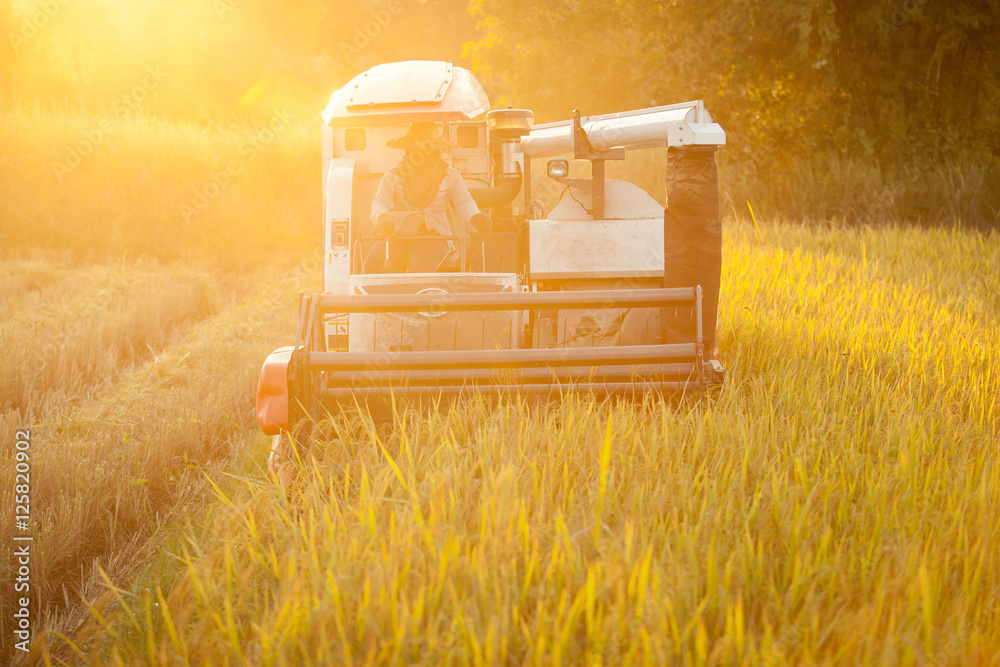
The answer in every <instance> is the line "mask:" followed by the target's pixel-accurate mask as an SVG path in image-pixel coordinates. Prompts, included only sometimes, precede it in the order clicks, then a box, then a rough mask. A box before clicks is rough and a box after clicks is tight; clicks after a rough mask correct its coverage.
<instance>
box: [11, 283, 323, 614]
mask: <svg viewBox="0 0 1000 667" xmlns="http://www.w3.org/2000/svg"><path fill="white" fill-rule="evenodd" d="M282 277H284V279H283V281H282V280H281V278H282ZM307 282H308V278H307V277H306V275H304V272H302V271H299V272H295V273H292V275H291V276H288V275H287V272H285V271H282V272H280V273H279V272H276V271H271V272H260V273H258V274H256V275H250V276H246V277H244V284H243V285H242V286H241V287H240V289H239V290H238V291H240V292H243V293H247V292H248V291H249V288H252V289H254V291H255V294H254V296H253V297H252V298H248V299H244V300H243V301H242V303H241V304H240V305H237V306H234V307H232V308H229V309H228V310H225V311H223V312H221V313H219V314H218V315H216V316H214V317H212V318H210V319H207V320H204V321H201V322H199V323H197V324H196V325H195V326H194V327H192V328H191V329H190V330H189V331H188V332H187V333H186V334H185V336H184V337H183V339H181V340H177V341H175V343H174V344H173V345H172V346H171V347H169V348H168V349H166V350H164V351H162V352H160V353H158V354H157V355H156V357H155V358H153V359H151V360H149V361H148V362H147V363H145V364H143V365H141V366H137V367H135V368H133V369H132V370H131V371H129V372H128V373H127V374H125V375H124V376H123V377H121V378H120V380H119V381H118V382H117V383H115V384H114V385H111V386H108V387H107V388H106V389H105V391H104V392H103V394H102V395H101V396H100V397H99V398H97V399H95V400H93V401H91V402H89V403H87V404H86V405H85V406H83V407H81V408H80V409H78V410H77V411H76V412H75V413H74V414H73V415H71V416H68V417H67V418H64V419H62V420H60V421H59V422H58V424H56V425H54V426H53V427H42V428H38V429H37V434H36V435H34V438H33V439H34V443H35V444H34V447H35V454H36V458H35V461H34V464H33V466H34V467H33V474H32V483H33V487H32V507H33V508H34V514H33V521H34V522H35V526H36V528H35V529H34V535H35V545H36V546H35V549H36V552H35V556H34V560H33V567H34V568H35V570H34V571H35V572H36V573H37V574H36V575H35V578H33V580H32V587H33V588H34V589H35V590H38V591H39V593H38V598H37V599H39V600H43V601H45V603H46V605H47V608H46V609H41V610H39V611H41V612H43V613H49V614H52V613H55V612H57V611H60V610H62V613H63V616H61V617H59V618H57V617H55V616H52V617H50V620H51V623H52V624H55V625H56V626H58V627H60V628H63V629H65V627H66V626H67V624H69V625H70V626H72V624H73V623H74V619H78V618H79V614H80V611H81V609H80V602H79V601H80V598H79V595H80V592H81V591H82V592H84V593H87V592H92V591H93V589H94V586H95V584H98V583H99V582H100V581H101V580H100V577H99V576H98V575H97V573H96V569H95V568H96V565H97V564H100V565H101V566H102V567H103V568H104V569H106V570H108V571H109V572H111V573H112V574H113V575H115V576H122V577H124V576H126V575H127V574H129V573H132V572H134V570H135V569H136V568H137V567H138V566H141V565H142V564H143V563H144V562H145V561H146V560H148V559H150V558H152V557H153V555H154V548H155V547H154V545H153V543H151V542H150V539H151V538H152V537H153V536H154V534H155V533H156V531H157V530H158V529H159V528H160V527H162V526H163V525H169V524H171V523H172V522H174V521H176V520H177V510H178V508H181V507H186V506H190V505H191V504H197V503H198V502H204V501H205V495H206V493H208V491H207V489H208V486H207V484H206V481H205V478H204V476H203V475H202V472H201V471H202V469H203V467H205V468H208V469H209V470H214V471H216V472H217V471H218V470H219V469H222V470H226V471H230V472H231V471H233V470H234V468H239V467H240V466H246V465H251V466H255V465H257V464H259V462H260V461H261V460H262V458H263V454H262V452H261V448H262V447H263V446H264V443H265V439H264V438H263V436H262V435H261V434H260V433H259V431H258V428H257V426H256V420H255V417H254V414H253V410H252V405H253V395H254V391H255V389H256V379H257V373H258V369H259V365H260V360H261V359H262V358H263V357H264V356H266V354H267V353H268V352H270V351H271V349H273V348H274V347H276V346H277V345H278V341H279V340H280V339H281V338H282V337H283V335H282V332H284V331H286V330H288V329H289V328H290V327H292V326H294V320H295V316H294V306H295V303H296V299H295V294H296V292H297V291H298V290H299V289H300V288H301V286H302V285H303V284H307ZM261 284H265V285H270V287H267V288H265V289H263V290H261V289H260V287H259V286H260V285H261ZM248 448H249V449H252V450H253V452H254V456H249V455H248V454H247V449H248ZM233 459H236V463H234V461H233ZM8 463H9V462H7V461H5V462H4V465H3V466H2V468H4V469H6V468H7V464H8ZM255 470H256V468H255ZM8 493H9V491H8V490H7V489H3V490H0V502H4V503H6V502H8V500H9V498H8V497H7V495H6V494H8ZM9 537H10V528H9V527H8V526H3V527H0V545H3V546H2V548H0V578H3V579H5V580H6V578H7V577H8V575H9V573H8V572H7V568H8V567H10V566H11V563H12V562H13V561H12V560H11V559H10V558H8V557H7V556H8V555H9V551H8V547H7V545H9V544H12V542H11V541H10V539H9ZM12 594H13V591H12V590H8V591H5V592H4V593H3V595H12ZM6 603H7V600H6V599H5V600H4V605H5V606H6ZM4 622H5V621H3V620H2V619H0V626H2V625H3V623H4Z"/></svg>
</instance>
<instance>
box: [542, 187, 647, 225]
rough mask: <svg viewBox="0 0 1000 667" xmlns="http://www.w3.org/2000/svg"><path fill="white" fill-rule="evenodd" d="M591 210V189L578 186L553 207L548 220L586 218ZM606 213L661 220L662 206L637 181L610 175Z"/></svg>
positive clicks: (619, 217) (607, 215) (610, 216)
mask: <svg viewBox="0 0 1000 667" xmlns="http://www.w3.org/2000/svg"><path fill="white" fill-rule="evenodd" d="M591 210H593V206H592V204H591V193H590V192H588V191H585V190H575V191H573V193H572V194H571V195H567V196H565V197H563V200H562V201H561V202H559V204H558V205H557V206H556V207H555V208H554V209H552V212H551V213H549V220H586V219H588V218H590V217H591V215H590V213H589V211H591ZM604 217H605V218H606V219H609V220H634V219H636V218H658V219H660V220H662V219H663V207H662V206H660V204H659V203H658V202H657V201H656V200H655V199H653V198H652V197H650V196H649V193H648V192H646V191H645V190H643V189H642V188H640V187H639V186H638V185H636V184H635V183H629V182H628V181H619V180H616V179H608V180H606V181H604Z"/></svg>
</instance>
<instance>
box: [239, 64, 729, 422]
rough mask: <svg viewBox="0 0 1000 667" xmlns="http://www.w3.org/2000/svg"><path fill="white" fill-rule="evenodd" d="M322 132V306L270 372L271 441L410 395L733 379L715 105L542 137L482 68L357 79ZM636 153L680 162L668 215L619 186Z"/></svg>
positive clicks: (609, 389) (627, 117) (686, 388)
mask: <svg viewBox="0 0 1000 667" xmlns="http://www.w3.org/2000/svg"><path fill="white" fill-rule="evenodd" d="M323 120H324V121H325V124H324V126H323V128H322V151H323V167H322V169H323V172H322V176H323V181H322V182H323V233H324V262H323V264H324V275H323V281H324V292H323V294H317V295H302V297H301V301H300V317H299V323H298V332H297V335H296V340H295V342H294V345H292V346H290V347H286V348H282V349H280V350H278V351H276V352H275V353H274V354H272V355H271V356H270V357H269V358H268V360H267V362H266V363H265V365H264V370H263V372H262V374H261V381H260V390H259V393H258V416H259V418H260V420H261V424H262V426H263V427H264V429H265V431H266V432H268V433H272V434H275V435H276V437H277V438H281V437H282V434H285V435H287V433H288V432H289V431H290V430H291V429H292V428H293V427H294V426H295V425H296V423H297V422H298V421H299V420H301V419H302V418H304V417H318V416H321V415H323V414H326V413H327V412H335V411H337V410H338V409H339V406H341V405H344V404H351V405H354V403H355V402H359V403H366V402H369V403H370V402H371V401H383V400H386V399H387V398H389V397H390V396H393V395H397V394H398V395H401V396H402V395H405V396H415V397H433V396H440V395H454V394H462V393H467V392H488V393H493V394H498V393H508V392H518V393H532V394H544V395H550V396H557V395H558V394H559V392H561V391H565V390H566V389H569V388H576V389H578V390H587V391H593V392H597V393H601V394H610V393H636V392H643V391H650V390H659V391H669V392H681V393H683V392H700V391H703V390H705V389H706V388H707V387H710V386H712V385H715V384H719V383H720V382H721V381H722V378H723V368H722V365H721V364H720V363H719V361H718V360H717V358H716V354H715V344H716V341H715V328H716V317H717V312H718V298H719V282H720V280H719V279H720V271H721V223H720V216H719V194H718V182H717V178H716V168H715V157H714V155H715V151H716V149H717V148H718V147H720V146H722V145H724V144H725V139H726V135H725V131H724V130H723V129H722V128H721V127H720V126H719V125H718V124H717V123H715V122H714V120H713V119H712V116H711V114H710V113H709V112H708V110H707V109H705V107H704V105H703V103H702V102H701V101H693V102H685V103H682V104H672V105H668V106H660V107H654V108H649V109H638V110H633V111H624V112H621V113H615V114H605V115H600V116H581V115H580V114H575V115H574V117H573V118H571V119H567V120H564V121H560V122H557V123H547V124H543V125H535V124H534V117H533V114H532V113H531V111H530V110H527V109H515V108H505V109H491V108H490V103H489V100H488V98H487V96H486V92H485V91H484V89H483V87H482V85H481V84H480V83H479V81H478V80H477V79H476V77H475V76H474V75H473V74H472V73H471V72H470V71H468V70H466V69H463V68H461V67H456V66H454V65H452V64H450V63H444V62H428V61H409V62H402V63H390V64H385V65H379V66H377V67H373V68H372V69H370V70H368V71H367V72H364V73H362V74H359V75H358V76H356V77H355V78H354V79H352V80H351V81H350V82H349V83H347V84H346V85H345V86H343V87H342V88H340V89H339V90H338V91H337V92H336V93H334V95H333V97H332V99H331V100H330V103H329V105H328V106H327V108H326V110H325V111H324V112H323ZM639 149H661V153H659V154H660V155H663V156H664V157H663V159H665V160H666V162H667V180H666V183H665V185H664V190H665V195H666V196H665V199H666V201H667V207H666V208H664V207H663V206H662V205H660V203H659V202H658V201H657V200H656V198H654V197H653V196H651V195H650V194H649V193H647V192H646V191H645V190H643V189H642V188H640V187H638V186H637V185H635V184H633V183H630V182H628V181H624V180H616V179H612V178H608V177H607V175H606V168H605V164H606V162H607V161H608V160H622V159H624V158H625V154H626V152H627V151H631V150H639ZM663 149H665V150H663ZM546 158H547V161H546ZM573 161H576V162H579V163H589V164H590V178H569V173H570V164H571V163H572V162H573ZM560 191H561V192H562V196H561V198H560V199H558V200H552V201H545V197H544V196H537V197H536V194H537V193H542V192H548V193H552V192H560Z"/></svg>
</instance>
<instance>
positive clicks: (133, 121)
mask: <svg viewBox="0 0 1000 667" xmlns="http://www.w3.org/2000/svg"><path fill="white" fill-rule="evenodd" d="M271 120H273V121H274V124H275V127H276V128H277V129H276V130H274V131H272V130H271V128H270V126H269V124H265V125H263V126H253V127H238V126H217V125H210V126H209V127H199V126H196V125H193V124H171V123H165V122H162V121H158V120H155V119H150V118H145V117H142V116H137V117H134V118H129V119H124V120H123V119H120V118H118V117H117V116H115V115H114V114H110V115H108V114H106V115H104V116H87V115H84V114H79V113H76V112H66V113H55V112H50V113H41V112H39V111H38V110H37V109H36V110H31V109H28V108H25V107H23V106H20V105H16V104H15V105H13V106H11V105H10V104H7V105H0V155H2V156H3V158H2V159H0V202H2V207H3V209H4V225H3V228H2V229H0V246H3V247H5V248H30V247H35V248H45V249H50V250H54V251H68V252H70V253H72V254H73V256H75V257H79V258H83V259H88V258H98V259H102V260H105V259H107V258H114V259H121V258H123V257H126V258H138V257H157V258H160V259H164V260H170V261H173V260H179V259H180V260H186V261H191V260H195V261H199V262H208V263H210V264H211V265H212V266H213V267H224V268H227V269H248V268H252V267H254V266H256V265H258V264H260V263H267V262H271V261H274V260H275V259H276V258H281V259H285V260H288V261H292V262H294V261H295V260H294V257H295V256H297V255H298V254H299V253H300V252H301V251H302V249H303V248H306V247H309V244H311V243H313V242H314V241H315V239H316V235H315V230H316V229H317V225H318V224H319V222H320V220H321V219H322V218H321V214H320V213H319V211H320V209H321V206H320V201H321V199H320V190H319V188H318V187H317V185H318V184H319V176H318V174H319V164H320V162H319V140H318V137H319V133H318V131H317V130H316V125H315V123H312V122H309V121H307V120H305V119H299V118H294V117H286V116H275V118H274V119H271ZM230 167H231V171H232V172H233V173H234V174H235V175H234V176H233V175H224V174H225V173H226V170H227V168H230ZM290 257H291V258H292V259H289V258H290Z"/></svg>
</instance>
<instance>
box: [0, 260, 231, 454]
mask: <svg viewBox="0 0 1000 667" xmlns="http://www.w3.org/2000/svg"><path fill="white" fill-rule="evenodd" d="M22 268H23V267H22ZM28 273H30V272H28ZM35 273H36V274H38V275H41V276H43V278H42V279H41V281H45V280H47V281H48V284H47V285H44V286H40V287H39V289H37V290H30V289H29V291H28V292H27V293H25V294H22V295H21V296H20V297H19V298H15V299H13V300H11V301H9V302H7V305H6V308H5V309H4V310H6V311H7V312H6V313H5V314H6V317H4V319H3V320H0V427H2V428H0V434H2V435H3V436H8V435H10V434H11V433H12V431H11V429H12V428H23V427H24V426H25V425H27V424H29V423H31V422H37V421H39V420H46V419H50V418H54V416H55V414H56V413H58V412H59V411H60V410H64V409H65V408H67V407H71V406H73V405H76V404H78V403H79V402H81V401H83V400H86V399H87V398H88V397H90V396H92V395H93V394H94V393H95V392H96V391H98V390H99V388H100V387H101V386H103V385H106V384H107V383H109V382H113V381H114V379H115V378H116V377H118V376H119V375H120V374H121V373H122V372H123V370H124V369H127V368H128V367H130V366H131V365H133V364H135V363H139V362H141V361H142V360H144V359H146V358H148V357H149V356H151V355H152V354H154V353H155V351H156V350H157V349H161V348H162V347H163V346H164V345H166V344H167V343H168V342H169V341H170V339H171V338H172V337H173V336H174V335H175V334H176V332H177V331H178V330H179V329H181V328H183V327H184V326H186V325H189V324H191V323H192V322H195V321H198V320H201V319H204V318H205V317H208V316H209V315H211V314H212V313H214V312H215V311H216V310H217V308H218V304H217V302H218V295H217V290H216V288H215V287H214V285H213V284H212V280H211V278H210V277H209V275H208V274H206V273H204V272H200V271H192V270H184V269H177V268H163V267H159V266H156V265H153V267H152V269H147V268H145V267H136V266H133V265H111V266H89V267H84V268H81V269H78V270H75V271H68V270H65V269H62V268H60V267H58V266H54V267H48V269H47V270H45V269H43V270H40V271H37V272H35ZM19 275H20V274H19ZM60 275H61V276H62V279H61V280H60V279H59V276H60ZM14 282H20V283H21V284H22V286H23V287H26V286H30V285H32V284H36V283H38V282H39V280H36V279H33V278H32V277H31V276H30V275H27V276H24V275H21V277H20V278H16V279H15V280H14ZM8 439H9V438H8Z"/></svg>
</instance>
